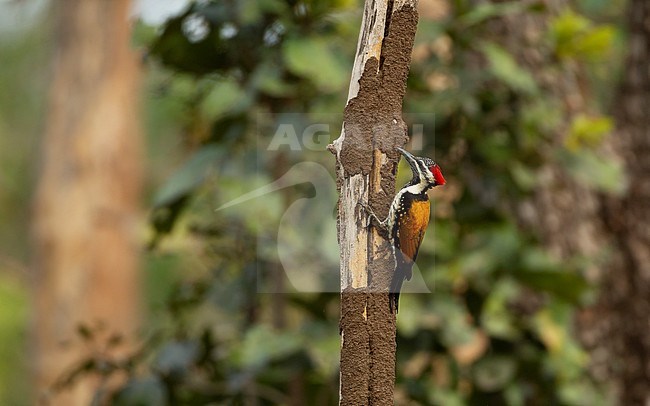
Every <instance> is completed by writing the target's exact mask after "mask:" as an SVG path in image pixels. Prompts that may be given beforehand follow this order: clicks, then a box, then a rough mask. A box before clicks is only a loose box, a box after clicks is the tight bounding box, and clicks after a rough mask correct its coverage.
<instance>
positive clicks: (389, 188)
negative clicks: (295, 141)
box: [330, 0, 418, 405]
mask: <svg viewBox="0 0 650 406" xmlns="http://www.w3.org/2000/svg"><path fill="white" fill-rule="evenodd" d="M417 21H418V14H417V0H394V1H393V0H373V1H370V0H367V1H366V3H365V8H364V14H363V22H362V27H361V32H360V34H359V42H358V46H357V54H356V59H355V63H354V68H353V72H352V79H351V82H350V91H349V94H348V104H347V106H346V107H345V113H344V123H343V130H342V132H341V136H340V137H339V138H338V139H337V140H336V141H334V143H333V144H332V145H331V148H330V149H331V150H332V152H333V153H334V154H335V155H336V161H337V183H338V187H339V193H340V198H339V204H338V211H339V214H338V230H339V232H338V239H339V245H340V249H341V322H340V329H341V344H342V345H341V375H340V404H341V405H392V404H393V392H394V386H395V351H396V346H395V316H394V315H393V314H391V312H390V309H389V302H388V286H389V283H390V278H391V276H392V272H393V269H394V266H395V263H394V259H393V256H392V252H391V249H390V246H389V245H388V243H387V242H386V241H385V240H384V239H383V238H382V237H381V236H380V235H379V234H378V233H377V231H376V230H375V229H374V228H366V226H365V225H366V223H367V214H366V213H365V211H364V209H363V208H362V206H360V205H359V203H367V204H369V206H370V207H372V208H373V210H374V212H375V213H377V215H378V216H380V217H381V216H386V215H387V214H388V209H389V206H390V203H391V201H392V198H393V196H394V194H395V173H396V170H397V162H398V160H399V153H398V152H397V151H396V150H395V148H396V147H401V146H403V145H404V143H405V142H406V140H407V129H406V125H405V123H404V121H403V120H402V101H403V98H404V94H405V92H406V79H407V77H408V72H409V66H410V62H411V51H412V48H413V42H414V38H415V32H416V28H417Z"/></svg>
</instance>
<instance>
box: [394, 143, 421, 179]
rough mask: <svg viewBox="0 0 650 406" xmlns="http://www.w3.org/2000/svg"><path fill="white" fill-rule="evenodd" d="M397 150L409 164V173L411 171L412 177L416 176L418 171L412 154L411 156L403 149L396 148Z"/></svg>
mask: <svg viewBox="0 0 650 406" xmlns="http://www.w3.org/2000/svg"><path fill="white" fill-rule="evenodd" d="M397 150H398V151H399V152H400V153H401V154H402V155H404V158H406V162H408V163H409V166H410V167H411V171H413V175H414V176H418V173H419V171H418V163H417V161H416V160H415V156H414V155H413V154H411V153H410V152H408V151H407V150H405V149H402V148H397Z"/></svg>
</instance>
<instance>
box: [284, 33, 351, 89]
mask: <svg viewBox="0 0 650 406" xmlns="http://www.w3.org/2000/svg"><path fill="white" fill-rule="evenodd" d="M282 50H283V54H284V58H285V61H286V64H287V67H288V68H289V70H291V71H292V72H293V73H295V74H296V75H299V76H302V77H305V78H307V79H309V80H311V81H313V82H314V83H315V84H316V86H318V87H319V88H320V89H321V90H323V91H333V90H338V89H341V88H342V86H344V85H345V82H346V80H347V79H348V77H349V72H348V66H347V65H345V64H343V63H342V62H341V61H340V60H339V58H338V57H337V55H336V54H335V52H334V51H333V50H332V49H331V48H330V46H329V44H328V42H327V40H326V39H325V38H321V37H303V38H291V39H288V40H287V41H285V43H284V46H283V49H282Z"/></svg>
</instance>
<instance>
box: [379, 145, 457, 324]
mask: <svg viewBox="0 0 650 406" xmlns="http://www.w3.org/2000/svg"><path fill="white" fill-rule="evenodd" d="M397 150H398V151H399V152H400V153H401V154H402V155H403V156H404V158H406V161H407V162H408V164H409V166H410V167H411V171H412V172H413V178H412V179H411V181H410V182H408V183H407V184H406V185H404V187H402V189H400V191H399V192H397V194H396V195H395V198H394V199H393V202H392V204H391V206H390V210H389V212H388V217H387V218H386V219H385V220H379V219H378V218H377V216H376V215H375V214H374V213H373V212H372V211H370V217H371V218H374V219H375V220H376V221H377V222H378V223H379V225H380V227H381V228H382V229H384V230H385V231H386V232H387V234H388V238H389V241H390V243H391V246H392V248H393V254H394V256H395V271H394V273H393V278H392V281H391V285H390V290H389V292H388V293H389V301H390V302H389V304H390V309H391V312H392V311H393V309H395V313H397V311H398V305H399V294H400V290H401V289H402V284H403V283H404V280H405V279H406V280H411V276H412V271H413V264H414V263H415V259H416V258H417V255H418V250H419V249H420V244H421V243H422V240H423V239H424V232H425V231H426V229H427V225H428V224H429V216H430V211H429V206H430V204H429V196H428V195H427V190H429V189H431V188H433V187H436V186H441V185H444V184H445V183H446V181H445V178H444V177H443V176H442V172H441V170H440V167H439V166H438V164H436V163H435V162H434V161H433V160H432V159H430V158H423V157H416V156H414V155H413V154H411V153H409V152H407V151H405V150H403V149H402V148H397Z"/></svg>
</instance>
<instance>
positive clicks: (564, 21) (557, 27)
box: [550, 10, 615, 61]
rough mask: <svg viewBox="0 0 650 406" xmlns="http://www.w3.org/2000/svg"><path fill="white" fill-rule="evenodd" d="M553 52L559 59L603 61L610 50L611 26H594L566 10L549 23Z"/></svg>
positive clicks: (580, 16)
mask: <svg viewBox="0 0 650 406" xmlns="http://www.w3.org/2000/svg"><path fill="white" fill-rule="evenodd" d="M550 27H551V28H550V30H551V36H552V37H553V40H554V43H555V52H556V54H557V55H558V56H559V57H560V58H583V59H585V60H588V61H595V60H604V58H606V57H607V55H608V54H609V52H610V51H611V49H612V45H613V43H614V35H615V30H614V28H613V27H612V26H608V25H601V26H595V25H594V24H593V23H592V22H591V21H590V20H589V19H587V18H586V17H584V16H582V15H579V14H576V13H574V12H573V11H571V10H566V11H565V12H563V13H562V14H560V15H559V16H558V17H557V18H556V19H554V20H553V21H552V22H551V26H550Z"/></svg>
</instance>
